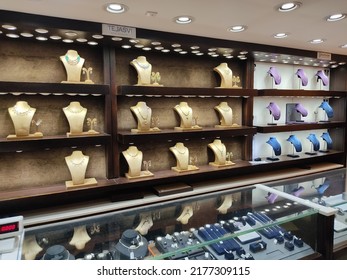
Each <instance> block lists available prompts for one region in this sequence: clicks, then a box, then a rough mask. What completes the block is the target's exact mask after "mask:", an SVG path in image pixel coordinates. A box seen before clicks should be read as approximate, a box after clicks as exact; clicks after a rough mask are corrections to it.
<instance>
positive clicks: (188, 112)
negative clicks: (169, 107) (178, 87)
mask: <svg viewBox="0 0 347 280" xmlns="http://www.w3.org/2000/svg"><path fill="white" fill-rule="evenodd" d="M178 108H180V111H181V112H182V114H183V115H185V116H186V119H187V120H188V116H189V114H190V108H188V109H187V113H185V112H184V111H183V109H182V106H180V105H179V106H178Z"/></svg>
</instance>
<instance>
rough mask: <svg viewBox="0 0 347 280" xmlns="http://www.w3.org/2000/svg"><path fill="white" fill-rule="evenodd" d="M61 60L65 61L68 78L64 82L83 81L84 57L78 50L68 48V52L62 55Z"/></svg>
mask: <svg viewBox="0 0 347 280" xmlns="http://www.w3.org/2000/svg"><path fill="white" fill-rule="evenodd" d="M60 60H61V62H62V63H63V65H64V67H65V70H66V74H67V79H66V81H62V83H81V73H82V67H83V64H84V61H85V60H84V58H82V57H80V55H79V54H78V52H77V51H75V50H68V51H67V52H66V54H64V55H62V56H60Z"/></svg>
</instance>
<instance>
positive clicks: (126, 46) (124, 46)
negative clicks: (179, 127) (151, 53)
mask: <svg viewBox="0 0 347 280" xmlns="http://www.w3.org/2000/svg"><path fill="white" fill-rule="evenodd" d="M122 48H123V49H130V48H131V46H129V45H123V46H122Z"/></svg>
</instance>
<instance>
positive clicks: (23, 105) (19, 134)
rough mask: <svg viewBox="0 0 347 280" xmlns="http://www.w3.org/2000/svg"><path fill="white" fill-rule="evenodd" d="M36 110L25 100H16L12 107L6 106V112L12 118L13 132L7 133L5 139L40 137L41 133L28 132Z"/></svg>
mask: <svg viewBox="0 0 347 280" xmlns="http://www.w3.org/2000/svg"><path fill="white" fill-rule="evenodd" d="M35 112H36V109H35V108H32V107H30V105H29V104H28V103H27V102H26V101H18V102H17V103H16V104H15V105H14V106H13V107H10V108H8V113H9V114H10V117H11V119H12V122H13V125H14V130H15V134H14V135H12V134H10V135H8V136H7V139H17V138H41V137H43V134H42V133H41V132H36V133H34V134H30V126H31V124H32V119H33V117H34V114H35Z"/></svg>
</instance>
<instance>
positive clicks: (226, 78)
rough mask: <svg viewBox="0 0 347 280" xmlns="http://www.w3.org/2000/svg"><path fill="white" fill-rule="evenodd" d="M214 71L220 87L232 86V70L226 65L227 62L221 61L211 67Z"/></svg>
mask: <svg viewBox="0 0 347 280" xmlns="http://www.w3.org/2000/svg"><path fill="white" fill-rule="evenodd" d="M213 70H214V71H216V72H217V73H218V74H219V76H220V78H221V84H220V88H232V87H233V71H232V70H231V69H230V68H229V67H228V64H227V63H225V62H223V63H221V64H219V65H218V66H217V67H215V68H214V69H213Z"/></svg>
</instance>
